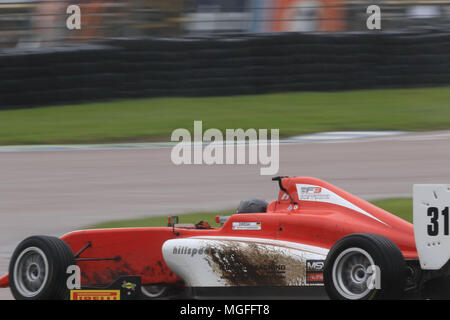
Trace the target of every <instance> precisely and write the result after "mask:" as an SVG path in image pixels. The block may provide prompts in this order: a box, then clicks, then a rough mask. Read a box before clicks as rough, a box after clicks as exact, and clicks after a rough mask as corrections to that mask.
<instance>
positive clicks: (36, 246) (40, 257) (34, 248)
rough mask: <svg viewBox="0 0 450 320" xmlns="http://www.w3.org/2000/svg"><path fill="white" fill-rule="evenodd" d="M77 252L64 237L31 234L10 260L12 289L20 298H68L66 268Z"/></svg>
mask: <svg viewBox="0 0 450 320" xmlns="http://www.w3.org/2000/svg"><path fill="white" fill-rule="evenodd" d="M74 259H75V258H74V254H73V252H72V249H71V248H70V246H69V245H68V244H67V243H66V242H64V241H63V240H61V239H59V238H56V237H49V236H31V237H29V238H26V239H25V240H23V241H22V242H21V243H20V244H19V245H18V246H17V248H16V250H15V251H14V253H13V255H12V258H11V262H10V264H9V282H10V287H11V292H12V294H13V296H14V298H15V299H17V300H63V299H68V298H69V289H68V288H67V283H66V282H67V277H68V274H67V273H66V272H67V268H68V267H69V266H70V265H72V264H74Z"/></svg>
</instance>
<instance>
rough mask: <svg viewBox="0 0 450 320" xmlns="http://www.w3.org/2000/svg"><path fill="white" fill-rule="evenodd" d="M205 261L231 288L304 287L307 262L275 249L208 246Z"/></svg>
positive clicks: (221, 244)
mask: <svg viewBox="0 0 450 320" xmlns="http://www.w3.org/2000/svg"><path fill="white" fill-rule="evenodd" d="M207 249H208V250H206V252H207V253H208V254H206V255H205V259H206V261H207V262H208V265H209V266H210V267H211V269H212V270H213V272H215V273H216V274H218V275H219V276H220V277H221V278H222V279H223V280H225V281H226V283H227V284H228V285H230V286H302V285H305V284H306V279H305V274H306V267H305V263H306V261H305V259H304V258H303V257H302V256H300V255H288V254H286V252H285V251H283V250H280V249H279V248H277V247H275V246H267V245H264V246H262V245H258V244H254V243H250V244H243V243H233V242H222V243H216V244H214V245H209V246H208V248H207Z"/></svg>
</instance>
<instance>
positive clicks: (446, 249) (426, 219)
mask: <svg viewBox="0 0 450 320" xmlns="http://www.w3.org/2000/svg"><path fill="white" fill-rule="evenodd" d="M413 217H414V237H415V241H416V247H417V252H418V254H419V260H420V265H421V267H422V269H426V270H438V269H441V268H442V267H443V266H444V265H445V264H446V263H447V262H448V260H449V259H450V184H416V185H414V190H413Z"/></svg>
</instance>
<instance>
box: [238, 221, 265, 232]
mask: <svg viewBox="0 0 450 320" xmlns="http://www.w3.org/2000/svg"><path fill="white" fill-rule="evenodd" d="M233 230H261V222H233Z"/></svg>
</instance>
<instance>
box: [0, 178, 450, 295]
mask: <svg viewBox="0 0 450 320" xmlns="http://www.w3.org/2000/svg"><path fill="white" fill-rule="evenodd" d="M273 180H275V181H278V184H279V187H280V192H279V195H278V199H277V200H276V201H273V202H271V203H266V202H265V201H264V200H258V199H250V200H247V201H242V202H241V204H240V205H239V208H238V210H237V212H236V214H233V215H232V216H228V217H217V221H218V222H221V223H222V226H221V227H220V228H211V227H210V226H209V225H208V224H207V223H204V222H201V223H198V224H195V225H194V224H188V225H186V224H184V225H183V224H178V223H177V221H176V220H177V218H176V217H171V218H170V219H169V226H168V227H159V228H122V229H100V230H81V231H74V232H71V233H68V234H66V235H64V236H62V237H61V238H55V237H47V236H32V237H29V238H27V239H25V240H24V241H22V242H21V243H20V244H19V245H18V247H17V248H16V250H15V251H14V253H13V255H12V258H11V262H10V267H9V275H6V276H4V277H2V278H0V287H7V286H10V287H11V291H12V293H13V295H14V297H15V298H16V299H66V298H68V297H69V292H70V290H69V288H70V286H68V284H69V282H70V281H68V277H70V275H71V273H70V270H76V269H77V268H78V270H80V281H79V284H80V285H81V289H94V290H101V289H105V288H108V287H110V286H111V284H113V283H117V281H119V283H123V285H122V287H123V288H127V289H131V290H133V291H135V292H136V291H137V292H138V295H139V296H140V297H143V298H150V299H152V298H164V297H172V298H180V297H190V298H201V297H204V296H207V297H223V296H226V295H228V296H232V297H256V296H258V297H261V296H266V297H269V298H280V297H286V296H290V297H292V296H294V297H298V298H321V297H328V298H332V299H353V300H357V299H398V298H402V297H430V296H431V295H433V294H439V295H440V296H439V297H447V294H448V292H450V286H447V285H446V283H447V282H446V279H447V274H449V272H450V269H449V263H448V260H449V258H450V250H449V248H450V240H449V238H450V237H449V205H450V186H448V185H416V186H415V189H414V221H415V224H414V226H413V225H412V224H410V223H409V222H406V221H404V220H402V219H400V218H398V217H397V216H395V215H393V214H391V213H389V212H387V211H385V210H382V209H380V208H378V207H376V206H374V205H372V204H370V203H368V202H366V201H364V200H362V199H360V198H358V197H356V196H354V195H351V194H349V193H347V192H345V191H343V190H341V189H339V188H337V187H335V186H333V185H331V184H329V183H327V182H324V181H322V180H319V179H315V178H308V177H276V178H273ZM74 265H75V267H74ZM71 268H72V269H71ZM74 268H75V269H74ZM127 277H133V279H134V281H135V282H138V285H136V283H131V281H128V280H127V279H129V278H127ZM124 279H125V280H124ZM448 297H450V295H448Z"/></svg>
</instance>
